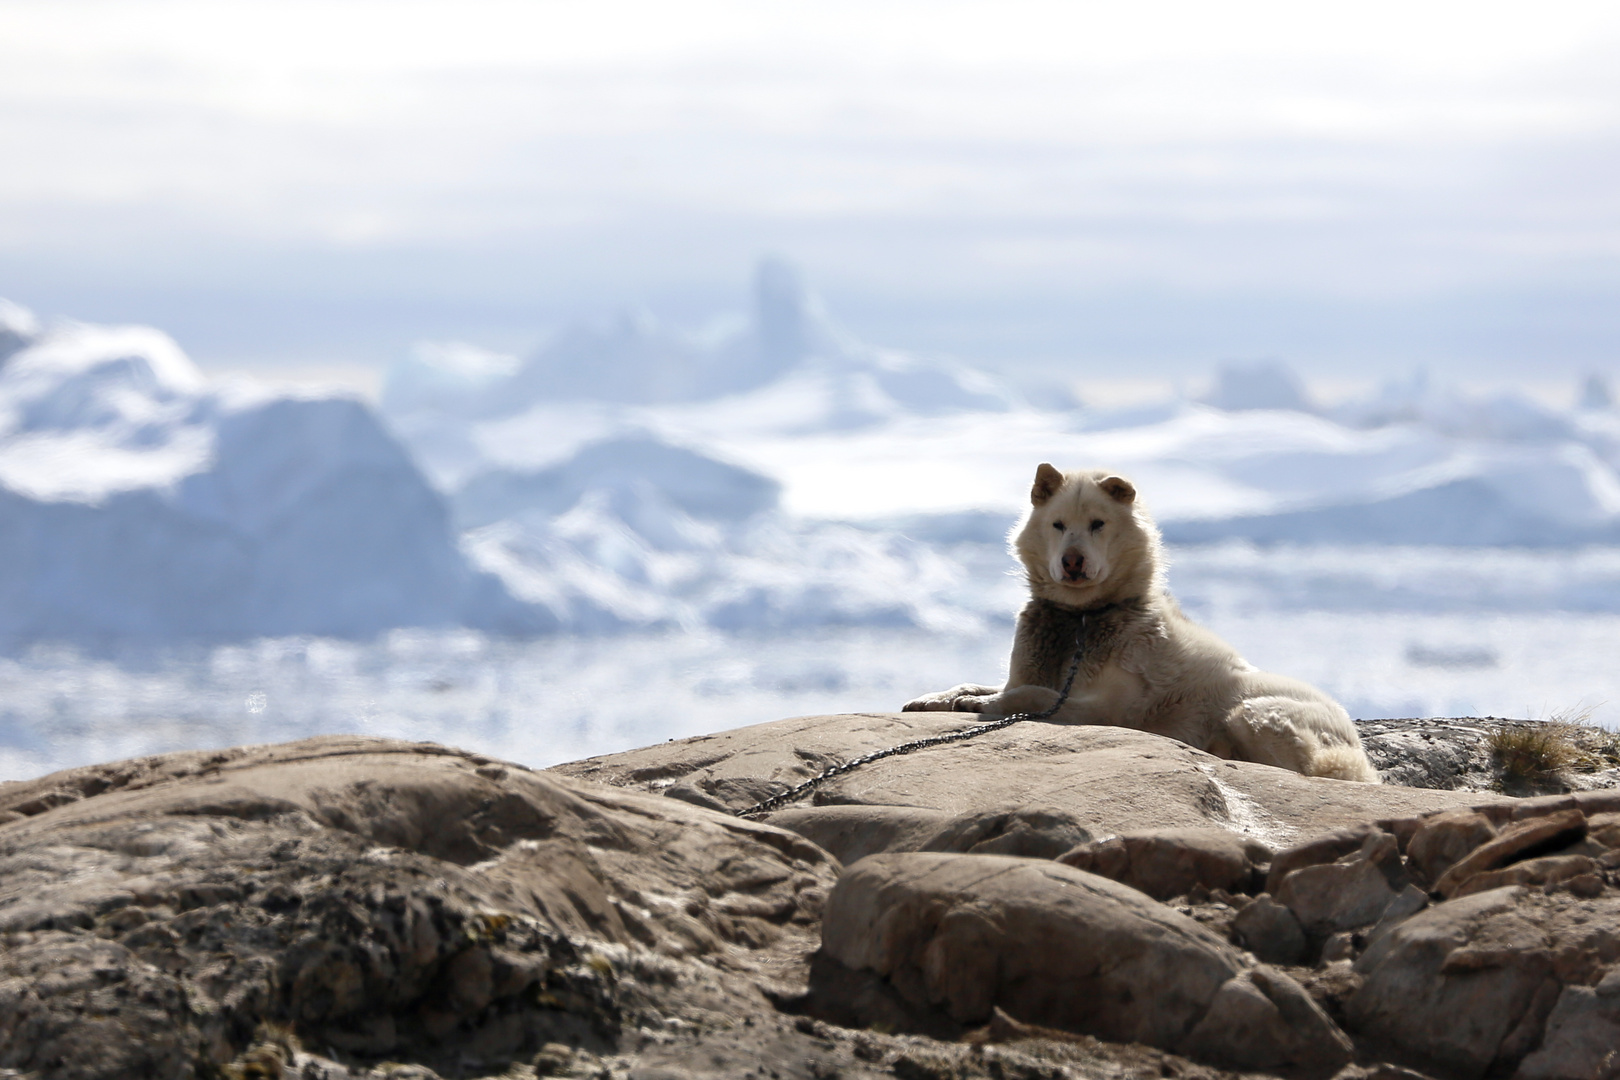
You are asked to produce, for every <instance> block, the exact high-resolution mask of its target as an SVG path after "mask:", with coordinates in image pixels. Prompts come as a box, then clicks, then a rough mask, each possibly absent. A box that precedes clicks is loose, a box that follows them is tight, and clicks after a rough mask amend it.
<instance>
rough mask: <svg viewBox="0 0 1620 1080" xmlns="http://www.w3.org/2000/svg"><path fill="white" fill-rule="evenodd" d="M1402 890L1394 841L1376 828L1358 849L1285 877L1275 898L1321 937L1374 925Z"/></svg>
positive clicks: (1403, 873) (1403, 884)
mask: <svg viewBox="0 0 1620 1080" xmlns="http://www.w3.org/2000/svg"><path fill="white" fill-rule="evenodd" d="M1406 885H1407V880H1406V871H1405V869H1404V868H1403V867H1402V865H1401V853H1400V849H1399V847H1398V846H1397V845H1396V842H1395V837H1394V836H1393V835H1391V834H1390V833H1387V832H1383V831H1382V830H1377V829H1375V830H1372V831H1371V832H1370V833H1368V835H1367V838H1366V839H1365V840H1364V841H1362V845H1361V847H1360V848H1359V849H1358V850H1356V851H1353V852H1351V853H1350V854H1348V855H1344V856H1341V857H1340V858H1338V859H1336V860H1334V861H1333V862H1330V863H1317V864H1315V865H1313V866H1302V867H1300V868H1299V869H1298V870H1295V871H1292V872H1291V873H1289V874H1288V875H1287V876H1286V877H1284V878H1283V880H1282V884H1281V885H1279V886H1278V888H1277V897H1276V898H1277V902H1278V903H1279V904H1282V905H1283V906H1284V907H1286V908H1288V910H1290V911H1292V912H1293V913H1294V917H1295V918H1296V919H1298V920H1299V924H1300V925H1301V926H1302V927H1304V928H1305V930H1306V931H1307V932H1308V933H1312V934H1318V935H1326V934H1331V933H1333V932H1334V931H1338V930H1353V929H1355V928H1356V927H1359V926H1367V925H1369V924H1371V923H1375V922H1377V921H1378V920H1379V919H1380V918H1382V917H1383V914H1384V910H1385V909H1386V908H1388V907H1389V905H1390V903H1391V902H1392V901H1394V899H1395V896H1396V894H1397V893H1399V892H1400V891H1401V890H1402V889H1404V888H1406Z"/></svg>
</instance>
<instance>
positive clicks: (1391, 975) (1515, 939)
mask: <svg viewBox="0 0 1620 1080" xmlns="http://www.w3.org/2000/svg"><path fill="white" fill-rule="evenodd" d="M1617 960H1620V898H1615V897H1613V896H1607V897H1603V898H1600V899H1595V900H1587V901H1582V900H1578V899H1575V898H1573V897H1570V896H1568V895H1567V894H1558V895H1552V896H1548V895H1545V894H1543V893H1541V892H1539V891H1532V890H1526V889H1523V888H1504V889H1495V890H1492V891H1490V892H1484V893H1478V894H1475V895H1473V896H1468V897H1463V898H1461V899H1457V900H1450V901H1447V902H1446V903H1443V904H1438V905H1436V906H1434V907H1431V908H1428V909H1427V910H1425V911H1423V912H1421V913H1419V914H1417V915H1414V916H1412V917H1411V918H1409V919H1407V920H1406V921H1405V922H1403V923H1401V924H1400V925H1399V926H1397V927H1395V928H1393V929H1392V930H1390V931H1389V932H1388V933H1387V934H1385V935H1384V936H1382V937H1381V938H1379V939H1378V940H1377V941H1375V942H1373V943H1372V944H1371V945H1370V946H1369V947H1368V948H1367V951H1366V952H1365V953H1364V954H1362V956H1361V958H1360V959H1359V960H1357V961H1356V971H1357V972H1358V973H1359V974H1361V975H1362V976H1363V977H1364V982H1363V983H1362V985H1361V987H1360V989H1359V990H1357V991H1356V993H1355V995H1354V996H1353V997H1352V998H1351V999H1350V1001H1349V1003H1348V1006H1347V1010H1346V1011H1347V1015H1348V1018H1349V1023H1350V1025H1351V1031H1352V1034H1354V1035H1356V1036H1357V1038H1358V1042H1359V1041H1360V1040H1365V1042H1366V1044H1367V1045H1369V1046H1371V1047H1372V1048H1373V1049H1375V1050H1379V1051H1382V1052H1384V1053H1390V1054H1393V1055H1395V1056H1397V1057H1398V1058H1400V1059H1402V1060H1404V1061H1405V1062H1406V1063H1407V1064H1415V1065H1418V1066H1420V1067H1424V1068H1429V1069H1433V1070H1435V1071H1436V1072H1438V1073H1440V1074H1441V1075H1453V1076H1459V1077H1476V1076H1483V1075H1485V1074H1486V1073H1487V1072H1491V1073H1502V1074H1504V1075H1505V1074H1506V1073H1507V1072H1511V1071H1512V1068H1513V1066H1514V1065H1515V1064H1516V1063H1518V1062H1519V1061H1520V1060H1521V1059H1522V1058H1523V1057H1524V1056H1525V1055H1526V1054H1527V1053H1528V1052H1529V1051H1530V1050H1531V1049H1532V1048H1533V1047H1534V1046H1535V1045H1536V1043H1537V1042H1538V1041H1539V1040H1540V1039H1541V1037H1542V1033H1543V1030H1544V1025H1545V1023H1546V1020H1547V1017H1548V1014H1549V1013H1550V1012H1551V1011H1552V1010H1553V1007H1554V1005H1555V1003H1556V1002H1557V1001H1558V1000H1559V998H1560V994H1561V992H1562V990H1563V988H1565V987H1568V986H1590V985H1593V984H1596V983H1598V981H1599V980H1600V979H1601V978H1602V977H1603V976H1604V973H1605V971H1606V970H1608V969H1610V968H1611V967H1612V965H1614V964H1615V962H1616V961H1617Z"/></svg>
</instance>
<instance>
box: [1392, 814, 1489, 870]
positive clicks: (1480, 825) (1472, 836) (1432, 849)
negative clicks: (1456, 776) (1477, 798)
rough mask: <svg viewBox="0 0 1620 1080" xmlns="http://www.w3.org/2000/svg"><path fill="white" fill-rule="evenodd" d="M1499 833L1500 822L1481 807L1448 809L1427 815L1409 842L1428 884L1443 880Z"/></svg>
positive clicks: (1410, 852)
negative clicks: (1493, 822) (1480, 809)
mask: <svg viewBox="0 0 1620 1080" xmlns="http://www.w3.org/2000/svg"><path fill="white" fill-rule="evenodd" d="M1495 836H1496V826H1494V825H1492V824H1491V820H1490V818H1488V817H1486V816H1485V815H1484V814H1481V813H1480V812H1479V811H1477V810H1447V811H1443V812H1442V813H1439V814H1435V815H1433V816H1431V817H1429V818H1426V819H1425V820H1424V822H1423V823H1422V825H1420V826H1419V827H1418V829H1417V832H1416V833H1414V834H1413V836H1412V839H1411V841H1410V842H1409V843H1408V844H1407V846H1406V857H1407V858H1408V859H1410V860H1411V862H1412V865H1413V867H1414V869H1416V870H1417V872H1418V877H1419V879H1420V880H1421V881H1423V882H1424V883H1425V884H1432V883H1433V882H1436V881H1438V880H1440V875H1441V874H1444V873H1445V872H1446V871H1447V870H1449V869H1451V868H1452V866H1454V865H1455V864H1457V863H1458V862H1461V861H1462V859H1463V858H1464V857H1465V856H1467V855H1468V854H1470V853H1471V852H1472V851H1474V849H1475V848H1478V847H1479V846H1480V845H1481V844H1484V843H1485V842H1486V841H1488V840H1491V839H1493V838H1494V837H1495Z"/></svg>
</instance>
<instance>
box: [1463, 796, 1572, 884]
mask: <svg viewBox="0 0 1620 1080" xmlns="http://www.w3.org/2000/svg"><path fill="white" fill-rule="evenodd" d="M1585 835H1586V817H1585V815H1583V814H1582V813H1581V812H1580V810H1578V809H1576V808H1574V807H1573V806H1572V807H1570V808H1569V809H1560V810H1554V811H1553V812H1551V813H1547V814H1542V815H1540V816H1537V817H1527V818H1524V819H1523V820H1521V821H1518V822H1516V823H1515V824H1513V825H1511V826H1509V827H1508V828H1506V829H1504V830H1502V832H1501V833H1500V834H1499V835H1497V836H1496V837H1495V838H1493V839H1491V840H1489V841H1487V842H1485V843H1484V844H1481V845H1480V846H1479V847H1477V848H1475V849H1474V850H1473V851H1471V852H1470V853H1469V854H1468V855H1467V856H1466V857H1464V858H1462V859H1460V860H1458V861H1457V863H1456V864H1455V865H1454V866H1452V867H1451V869H1449V870H1447V871H1446V872H1445V873H1444V874H1442V875H1440V879H1439V880H1438V881H1436V882H1435V883H1434V890H1435V892H1438V893H1440V894H1442V895H1444V896H1455V895H1456V893H1457V890H1458V889H1460V888H1461V887H1462V886H1463V884H1464V883H1465V882H1467V881H1468V880H1469V879H1470V878H1472V877H1473V876H1474V875H1475V874H1480V873H1484V872H1485V871H1486V870H1495V869H1496V868H1497V867H1500V866H1505V865H1506V864H1508V863H1510V862H1517V861H1520V860H1523V859H1529V858H1533V857H1534V856H1536V855H1539V854H1542V853H1543V852H1547V851H1553V850H1556V849H1558V848H1561V847H1563V846H1565V845H1567V844H1572V843H1574V842H1575V841H1576V840H1579V839H1580V838H1581V837H1583V836H1585Z"/></svg>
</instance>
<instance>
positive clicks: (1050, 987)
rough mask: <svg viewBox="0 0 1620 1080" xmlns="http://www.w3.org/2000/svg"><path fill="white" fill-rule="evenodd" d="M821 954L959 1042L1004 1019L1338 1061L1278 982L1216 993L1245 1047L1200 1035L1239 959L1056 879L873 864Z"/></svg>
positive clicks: (1023, 863)
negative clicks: (1280, 1036)
mask: <svg viewBox="0 0 1620 1080" xmlns="http://www.w3.org/2000/svg"><path fill="white" fill-rule="evenodd" d="M822 950H823V952H824V953H825V954H826V956H827V957H828V958H830V959H831V960H834V961H836V962H837V963H838V964H839V965H841V966H842V967H844V968H846V969H850V970H856V971H870V972H872V973H874V974H876V975H878V976H880V977H881V978H882V979H883V980H884V981H885V982H886V983H887V984H888V985H889V986H891V987H892V988H893V990H894V991H895V993H896V994H898V995H899V996H901V997H902V998H904V999H905V1000H906V1001H908V1002H909V1003H910V1004H912V1005H913V1006H914V1007H918V1008H925V1009H936V1010H938V1011H940V1012H941V1013H943V1014H944V1015H946V1016H947V1017H949V1019H950V1020H952V1021H954V1022H955V1023H956V1024H959V1025H964V1026H967V1025H974V1024H979V1023H983V1022H985V1021H987V1020H988V1019H989V1018H990V1017H991V1015H992V1012H993V1010H995V1009H997V1008H1000V1009H1002V1010H1004V1011H1005V1012H1006V1013H1007V1014H1008V1015H1010V1016H1012V1017H1014V1018H1015V1019H1017V1020H1019V1021H1021V1022H1024V1023H1029V1024H1037V1025H1042V1026H1046V1027H1053V1028H1059V1029H1064V1030H1069V1031H1078V1032H1085V1033H1088V1034H1093V1035H1097V1036H1099V1037H1101V1038H1106V1039H1113V1040H1121V1041H1135V1042H1144V1043H1147V1044H1148V1045H1150V1046H1157V1047H1161V1048H1165V1049H1172V1050H1178V1049H1183V1048H1185V1049H1189V1050H1191V1051H1193V1052H1196V1053H1198V1054H1200V1055H1204V1056H1206V1057H1210V1058H1211V1059H1215V1058H1219V1059H1220V1060H1230V1061H1240V1062H1251V1061H1257V1060H1261V1059H1266V1060H1271V1059H1273V1058H1276V1059H1277V1060H1279V1061H1286V1062H1289V1063H1292V1064H1294V1065H1297V1066H1299V1067H1301V1068H1307V1069H1319V1068H1322V1067H1323V1066H1322V1064H1321V1063H1322V1062H1326V1061H1329V1060H1332V1059H1334V1057H1335V1055H1336V1054H1337V1053H1338V1052H1339V1050H1340V1048H1341V1047H1342V1046H1344V1045H1347V1043H1345V1042H1344V1036H1343V1034H1342V1033H1340V1032H1338V1031H1337V1029H1336V1028H1334V1027H1333V1025H1332V1024H1331V1023H1330V1022H1327V1021H1326V1018H1325V1017H1322V1016H1320V1015H1319V1010H1318V1012H1317V1014H1312V1015H1314V1016H1315V1017H1316V1019H1318V1020H1320V1021H1321V1022H1320V1023H1316V1021H1315V1020H1312V1022H1310V1023H1307V1022H1306V1020H1307V1018H1308V1017H1307V1014H1308V1013H1309V1012H1310V1010H1308V1009H1305V1008H1304V1005H1302V1002H1307V1003H1308V999H1307V998H1306V997H1305V995H1304V993H1303V991H1301V990H1299V988H1298V986H1297V985H1293V984H1292V983H1291V982H1290V981H1289V980H1288V979H1287V978H1286V976H1283V975H1281V974H1280V973H1275V972H1267V973H1265V974H1263V975H1262V976H1260V977H1259V979H1258V980H1257V979H1255V978H1254V977H1246V978H1247V981H1246V982H1241V983H1240V985H1238V986H1234V987H1232V988H1230V989H1228V990H1226V991H1225V993H1226V999H1225V1002H1224V1003H1223V1005H1222V1009H1223V1010H1224V1012H1223V1015H1226V1014H1228V1013H1229V1014H1231V1015H1232V1016H1241V1017H1242V1018H1243V1020H1244V1026H1243V1027H1242V1029H1241V1031H1240V1030H1237V1029H1234V1028H1233V1026H1232V1025H1231V1024H1223V1023H1220V1022H1214V1023H1210V1024H1205V1025H1203V1026H1202V1027H1199V1024H1200V1022H1201V1021H1203V1020H1204V1019H1205V1017H1206V1016H1207V1014H1208V1012H1209V1010H1210V1008H1211V1007H1212V1004H1213V1003H1214V1002H1215V1001H1216V999H1217V996H1218V995H1219V994H1221V993H1222V992H1223V988H1224V987H1227V984H1228V983H1229V982H1231V981H1232V980H1234V979H1236V978H1237V977H1238V976H1240V975H1243V974H1244V969H1243V965H1242V960H1241V954H1239V953H1238V952H1237V951H1236V950H1234V949H1232V948H1231V947H1230V946H1229V945H1227V944H1225V943H1224V942H1222V941H1220V940H1219V939H1217V938H1215V937H1214V936H1213V935H1211V934H1209V933H1208V932H1207V931H1205V930H1203V929H1202V928H1200V927H1199V926H1198V925H1197V924H1196V923H1193V922H1192V921H1191V920H1188V919H1185V918H1183V917H1181V916H1179V915H1177V914H1176V913H1175V912H1173V911H1171V910H1170V909H1168V908H1165V907H1164V906H1163V905H1160V904H1156V903H1154V902H1153V901H1151V900H1149V899H1148V898H1147V897H1146V896H1144V895H1143V894H1142V893H1140V892H1138V891H1136V890H1134V889H1130V888H1128V887H1126V886H1123V885H1120V884H1118V883H1116V882H1113V881H1109V880H1107V879H1105V878H1101V877H1098V876H1096V875H1093V874H1087V873H1084V872H1082V871H1078V870H1074V869H1072V868H1070V867H1066V866H1062V865H1059V864H1056V863H1050V862H1037V861H1033V860H1027V859H1013V858H1007V857H1003V856H973V855H943V854H928V853H914V854H887V855H873V856H869V857H867V858H865V859H863V860H861V861H860V862H859V863H857V864H855V865H854V866H851V867H849V868H848V869H847V870H846V871H845V872H844V874H843V876H842V877H841V878H840V879H839V882H838V886H837V888H836V889H834V891H833V895H832V897H831V899H830V900H829V902H828V906H827V911H826V916H825V921H824V923H823V930H822ZM812 992H814V986H812ZM1257 997H1258V1000H1256V998H1257ZM1301 1010H1304V1011H1301ZM1313 1024H1314V1026H1313ZM1195 1029H1197V1030H1196V1038H1194V1032H1195ZM1284 1029H1288V1030H1290V1031H1292V1032H1293V1034H1292V1035H1290V1036H1289V1038H1288V1039H1286V1040H1284V1041H1282V1042H1280V1043H1276V1044H1267V1045H1265V1046H1257V1045H1253V1044H1250V1043H1247V1042H1244V1038H1245V1037H1247V1036H1249V1035H1252V1034H1253V1033H1254V1032H1255V1031H1258V1030H1264V1031H1267V1032H1272V1031H1282V1030H1284ZM1279 1055H1280V1056H1279ZM1343 1060H1344V1059H1342V1058H1340V1059H1338V1060H1337V1062H1336V1064H1335V1065H1334V1067H1335V1068H1336V1067H1337V1065H1338V1064H1342V1063H1343ZM1328 1071H1331V1070H1328Z"/></svg>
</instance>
